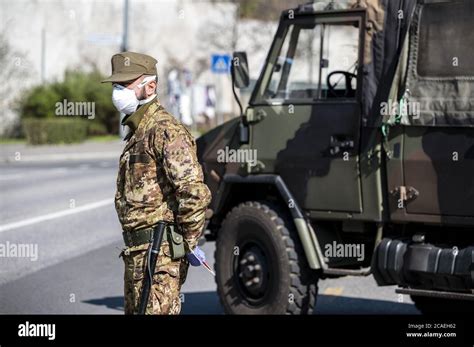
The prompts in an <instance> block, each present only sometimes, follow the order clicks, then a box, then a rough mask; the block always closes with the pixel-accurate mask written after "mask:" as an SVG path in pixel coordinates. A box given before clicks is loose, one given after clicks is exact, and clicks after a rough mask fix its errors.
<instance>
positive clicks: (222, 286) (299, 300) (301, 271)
mask: <svg viewBox="0 0 474 347" xmlns="http://www.w3.org/2000/svg"><path fill="white" fill-rule="evenodd" d="M215 261H216V262H215V264H216V265H215V269H216V282H217V290H218V294H219V299H220V301H221V304H222V305H223V307H224V310H225V312H226V313H231V314H311V313H312V312H313V309H314V306H315V303H316V296H317V289H318V287H317V280H318V277H317V273H316V272H315V271H313V270H311V269H310V268H309V266H308V265H307V261H306V258H305V255H304V252H303V249H302V246H301V243H300V241H299V239H298V238H297V235H296V231H295V228H294V224H293V221H292V220H291V219H290V218H289V217H288V216H287V214H286V213H283V212H281V211H279V210H278V208H277V207H276V206H273V205H270V204H268V203H266V202H262V203H260V202H253V201H252V202H245V203H242V204H240V205H238V206H236V207H234V208H233V209H232V210H231V211H230V212H229V213H228V214H227V216H226V218H225V220H224V222H223V223H222V226H221V229H220V230H219V232H218V236H217V242H216V252H215Z"/></svg>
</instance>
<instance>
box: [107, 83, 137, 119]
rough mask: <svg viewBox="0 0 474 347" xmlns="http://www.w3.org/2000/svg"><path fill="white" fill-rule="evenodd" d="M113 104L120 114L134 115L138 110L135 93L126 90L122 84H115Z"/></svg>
mask: <svg viewBox="0 0 474 347" xmlns="http://www.w3.org/2000/svg"><path fill="white" fill-rule="evenodd" d="M112 102H113V103H114V106H115V108H116V109H117V110H119V112H122V113H125V114H132V113H133V112H135V111H136V110H137V107H138V99H137V96H136V95H135V91H134V90H132V89H128V88H125V87H124V86H121V85H120V84H114V89H113V91H112Z"/></svg>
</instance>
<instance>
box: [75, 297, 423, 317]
mask: <svg viewBox="0 0 474 347" xmlns="http://www.w3.org/2000/svg"><path fill="white" fill-rule="evenodd" d="M183 298H184V302H183V305H182V309H181V314H223V313H224V310H223V308H222V306H221V304H220V302H219V298H218V296H217V293H216V292H198V293H184V297H183ZM84 302H85V303H87V304H92V305H98V306H105V307H107V308H110V309H114V310H119V311H123V296H113V297H105V298H102V299H92V300H87V301H84ZM316 314H329V315H333V314H346V315H350V314H367V315H370V314H387V315H390V314H419V312H418V310H417V309H416V308H415V306H414V305H413V304H409V303H399V302H393V301H385V300H372V299H360V298H350V297H346V296H334V295H322V294H321V295H319V296H318V301H317V307H316Z"/></svg>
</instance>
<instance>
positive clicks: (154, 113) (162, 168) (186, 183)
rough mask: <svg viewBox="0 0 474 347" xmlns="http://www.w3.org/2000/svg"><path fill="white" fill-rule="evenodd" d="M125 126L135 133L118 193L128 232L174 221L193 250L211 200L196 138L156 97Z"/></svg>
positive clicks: (123, 162) (122, 166) (123, 163)
mask: <svg viewBox="0 0 474 347" xmlns="http://www.w3.org/2000/svg"><path fill="white" fill-rule="evenodd" d="M123 124H124V125H128V126H129V127H130V129H131V133H130V134H129V135H131V136H127V137H128V142H127V143H126V145H125V148H124V150H123V153H122V155H121V156H120V166H119V173H118V177H117V192H116V194H115V208H116V210H117V214H118V217H119V220H120V223H121V224H122V228H123V230H124V231H133V230H136V229H141V228H147V227H150V226H152V225H154V224H156V223H157V222H158V221H160V220H165V221H168V222H173V221H175V222H177V223H178V224H179V226H180V228H181V230H182V233H183V237H184V240H185V241H186V244H187V246H188V247H189V248H190V249H193V248H194V247H195V246H196V244H197V241H198V239H199V237H200V236H201V234H202V232H203V230H202V229H203V225H204V221H205V217H204V216H205V211H206V209H207V206H208V205H209V202H210V199H211V193H210V191H209V189H208V187H207V186H206V185H205V183H204V182H203V173H202V169H201V165H200V164H199V162H198V160H197V156H196V144H195V141H194V138H193V136H192V135H191V134H190V133H189V132H188V130H187V129H186V128H185V126H184V125H182V124H181V123H180V122H179V121H177V120H176V119H175V118H174V117H173V116H172V115H170V114H169V113H168V112H167V111H166V110H165V109H164V108H163V106H161V105H160V103H159V102H158V99H157V98H155V99H153V100H152V101H150V102H149V103H147V104H145V105H143V106H141V107H140V108H139V109H138V110H137V111H136V112H135V113H133V114H131V115H130V116H128V117H126V118H125V119H124V122H123Z"/></svg>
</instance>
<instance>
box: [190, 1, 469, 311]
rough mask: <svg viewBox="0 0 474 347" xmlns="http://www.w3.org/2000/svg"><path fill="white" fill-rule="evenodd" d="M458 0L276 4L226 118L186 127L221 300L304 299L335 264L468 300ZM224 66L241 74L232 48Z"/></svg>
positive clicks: (464, 7) (273, 307) (464, 26)
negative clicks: (262, 48) (205, 194)
mask: <svg viewBox="0 0 474 347" xmlns="http://www.w3.org/2000/svg"><path fill="white" fill-rule="evenodd" d="M446 13H448V14H450V15H449V16H448V17H446ZM473 15H474V4H472V3H471V2H469V1H463V0H453V1H449V0H446V1H439V0H437V1H430V0H411V1H402V0H400V1H398V0H395V1H387V0H366V1H345V2H339V5H336V3H335V2H331V1H326V2H320V3H311V4H306V5H301V6H299V7H298V8H295V9H289V10H287V11H284V12H283V13H282V15H281V17H280V23H279V26H278V29H277V32H276V34H275V37H274V40H273V43H272V45H271V47H270V50H269V53H268V56H267V59H266V62H265V65H264V68H263V69H262V72H261V75H260V77H259V79H258V81H257V83H256V85H255V87H254V90H253V92H252V96H251V98H250V101H249V105H248V106H247V107H246V109H245V110H242V115H241V117H239V118H236V119H233V120H231V121H229V122H227V123H225V124H223V125H221V126H219V127H217V128H215V129H213V130H211V131H210V132H209V133H207V134H205V135H203V136H202V137H201V138H199V139H198V140H197V144H198V155H199V157H200V160H201V163H202V165H203V168H204V172H205V177H206V183H207V184H208V186H209V187H210V188H211V191H212V193H213V200H212V202H211V206H210V210H209V213H208V217H209V218H208V219H209V221H208V222H209V223H208V231H207V233H206V237H207V238H208V239H209V240H216V242H217V244H216V259H215V261H216V274H217V284H218V293H219V297H220V299H221V302H222V304H223V306H224V308H225V310H226V312H228V313H237V314H248V313H256V314H262V313H272V314H284V313H292V314H295V313H297V314H302V313H311V312H313V310H314V309H315V307H316V299H317V284H318V280H320V279H324V278H328V277H338V276H348V275H350V276H369V275H373V277H374V279H375V281H376V282H377V284H378V285H381V286H383V285H398V289H397V292H398V293H403V294H408V295H411V296H412V298H413V300H414V301H415V303H416V304H417V306H418V307H419V308H420V310H422V311H424V312H429V311H432V310H438V311H440V310H441V311H442V310H448V309H453V308H454V307H456V309H458V308H466V307H472V306H469V303H472V302H473V301H472V300H474V295H473V289H474V272H473V268H474V266H473V261H474V247H473V245H474V237H473V236H472V227H473V225H474V219H473V217H474V204H473V202H474V201H473V199H474V192H473V189H474V188H473V187H474V184H473V183H474V182H473V180H474V178H473V177H474V176H473V175H472V173H473V172H474V171H473V169H474V166H473V165H474V161H473V160H474V157H473V156H472V155H470V154H471V152H472V151H473V149H474V133H473V130H472V129H473V124H474V104H472V100H474V95H472V94H474V82H473V81H474V78H473V77H474V63H472V61H471V60H470V59H469V57H470V56H472V53H474V51H473V50H474V35H473V34H471V33H472V32H474V31H473V30H472V29H473V27H472V24H471V19H470V18H472V16H473ZM453 17H456V18H457V20H456V22H455V23H454V22H453V21H450V20H449V19H448V18H453ZM442 47H449V49H442ZM453 64H454V65H453ZM232 77H233V83H234V87H235V88H242V87H246V86H247V85H248V80H249V77H248V64H247V57H246V54H245V53H244V52H236V53H235V54H234V59H233V64H232ZM235 95H236V97H237V92H235ZM237 102H239V99H238V97H237ZM223 151H227V152H225V153H230V151H234V152H233V153H237V154H238V153H241V154H243V155H242V156H240V157H241V158H240V159H242V158H244V160H238V156H237V157H236V156H234V157H233V158H232V157H229V156H226V157H225V158H224V157H223V156H222V153H223ZM244 154H255V156H254V157H252V160H245V158H247V159H248V158H250V157H251V156H250V155H244ZM223 158H224V159H223ZM236 158H237V159H236Z"/></svg>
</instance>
